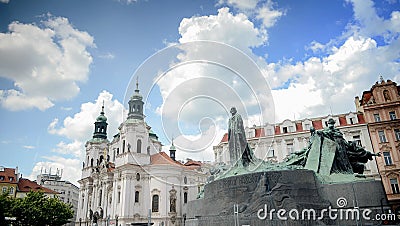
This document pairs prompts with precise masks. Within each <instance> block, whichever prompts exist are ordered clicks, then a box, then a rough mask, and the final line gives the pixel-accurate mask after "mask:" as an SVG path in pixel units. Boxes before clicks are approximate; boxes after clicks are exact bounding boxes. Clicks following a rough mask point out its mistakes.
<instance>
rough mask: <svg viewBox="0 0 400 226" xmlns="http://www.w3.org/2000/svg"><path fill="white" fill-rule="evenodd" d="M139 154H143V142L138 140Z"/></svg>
mask: <svg viewBox="0 0 400 226" xmlns="http://www.w3.org/2000/svg"><path fill="white" fill-rule="evenodd" d="M136 149H137V153H142V140H140V139H138V141H137V144H136Z"/></svg>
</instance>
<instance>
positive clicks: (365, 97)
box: [361, 91, 372, 105]
mask: <svg viewBox="0 0 400 226" xmlns="http://www.w3.org/2000/svg"><path fill="white" fill-rule="evenodd" d="M371 96H372V92H371V91H364V92H363V94H362V97H361V105H364V104H366V103H367V102H368V101H369V99H371Z"/></svg>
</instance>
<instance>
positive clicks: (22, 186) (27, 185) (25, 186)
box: [18, 178, 58, 194]
mask: <svg viewBox="0 0 400 226" xmlns="http://www.w3.org/2000/svg"><path fill="white" fill-rule="evenodd" d="M18 191H20V192H30V191H43V192H44V193H50V194H58V192H55V191H53V190H51V189H48V188H45V187H43V186H41V185H39V184H37V183H36V182H34V181H31V180H29V179H26V178H20V179H19V181H18Z"/></svg>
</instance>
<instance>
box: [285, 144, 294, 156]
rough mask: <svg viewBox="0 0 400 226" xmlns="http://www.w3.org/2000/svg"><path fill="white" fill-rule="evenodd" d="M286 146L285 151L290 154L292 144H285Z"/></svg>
mask: <svg viewBox="0 0 400 226" xmlns="http://www.w3.org/2000/svg"><path fill="white" fill-rule="evenodd" d="M286 148H287V153H288V154H292V153H293V144H287V145H286Z"/></svg>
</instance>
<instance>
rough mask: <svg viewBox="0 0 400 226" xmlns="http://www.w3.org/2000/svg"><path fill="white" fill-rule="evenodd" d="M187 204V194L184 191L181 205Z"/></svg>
mask: <svg viewBox="0 0 400 226" xmlns="http://www.w3.org/2000/svg"><path fill="white" fill-rule="evenodd" d="M187 202H188V193H187V192H186V191H185V192H184V193H183V203H185V204H186V203H187Z"/></svg>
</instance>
